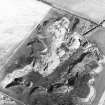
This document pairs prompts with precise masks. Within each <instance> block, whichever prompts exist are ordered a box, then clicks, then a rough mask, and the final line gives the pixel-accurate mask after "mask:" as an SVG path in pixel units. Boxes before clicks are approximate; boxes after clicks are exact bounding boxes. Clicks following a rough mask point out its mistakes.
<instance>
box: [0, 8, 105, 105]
mask: <svg viewBox="0 0 105 105" xmlns="http://www.w3.org/2000/svg"><path fill="white" fill-rule="evenodd" d="M96 25H97V24H95V23H94V22H90V21H88V20H85V19H82V18H80V17H78V16H75V15H73V14H69V13H67V12H65V11H61V10H57V9H51V10H50V11H49V13H48V14H47V16H46V17H45V18H44V19H43V21H42V22H41V23H40V24H38V25H37V27H36V28H35V29H34V31H33V32H32V33H31V35H30V36H29V37H28V38H27V40H25V41H24V43H23V44H22V45H21V46H20V47H19V48H18V49H17V51H16V52H15V53H14V54H13V55H12V56H11V58H10V59H9V61H8V62H7V64H6V65H4V67H3V68H2V69H3V73H2V77H1V81H0V87H1V90H2V91H3V92H5V93H6V94H8V95H10V96H11V97H13V98H15V99H16V100H19V101H21V102H22V103H24V104H26V105H76V104H80V105H81V104H85V103H86V104H92V102H93V101H94V99H95V97H96V94H97V91H96V88H95V86H94V82H95V80H96V78H97V75H99V74H100V72H102V70H103V64H104V62H105V57H104V54H103V52H102V51H101V50H100V48H99V47H98V45H97V43H96V42H94V41H91V40H90V39H89V37H88V34H84V33H86V32H88V31H89V30H91V29H92V28H94V27H95V26H96ZM91 34H92V33H91Z"/></svg>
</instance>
